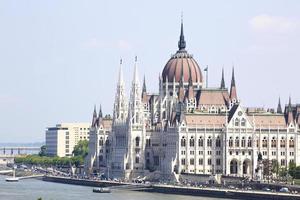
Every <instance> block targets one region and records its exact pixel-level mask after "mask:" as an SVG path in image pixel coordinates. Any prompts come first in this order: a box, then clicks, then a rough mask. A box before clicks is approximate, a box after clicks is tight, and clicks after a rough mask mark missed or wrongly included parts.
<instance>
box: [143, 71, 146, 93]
mask: <svg viewBox="0 0 300 200" xmlns="http://www.w3.org/2000/svg"><path fill="white" fill-rule="evenodd" d="M144 92H145V93H146V92H147V88H146V77H145V75H144V82H143V93H144Z"/></svg>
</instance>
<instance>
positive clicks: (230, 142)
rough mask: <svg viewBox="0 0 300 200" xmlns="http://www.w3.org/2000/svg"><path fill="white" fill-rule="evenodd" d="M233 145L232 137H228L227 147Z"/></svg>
mask: <svg viewBox="0 0 300 200" xmlns="http://www.w3.org/2000/svg"><path fill="white" fill-rule="evenodd" d="M232 146H233V139H232V137H230V138H229V147H232Z"/></svg>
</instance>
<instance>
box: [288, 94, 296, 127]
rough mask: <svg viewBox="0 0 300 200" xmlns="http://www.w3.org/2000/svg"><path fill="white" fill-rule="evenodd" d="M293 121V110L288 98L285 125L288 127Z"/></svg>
mask: <svg viewBox="0 0 300 200" xmlns="http://www.w3.org/2000/svg"><path fill="white" fill-rule="evenodd" d="M293 121H294V116H293V109H292V100H291V97H289V105H288V108H287V123H288V125H289V124H291V123H292V122H293Z"/></svg>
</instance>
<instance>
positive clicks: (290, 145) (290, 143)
mask: <svg viewBox="0 0 300 200" xmlns="http://www.w3.org/2000/svg"><path fill="white" fill-rule="evenodd" d="M289 147H290V148H294V147H295V142H294V138H293V137H291V138H290V141H289Z"/></svg>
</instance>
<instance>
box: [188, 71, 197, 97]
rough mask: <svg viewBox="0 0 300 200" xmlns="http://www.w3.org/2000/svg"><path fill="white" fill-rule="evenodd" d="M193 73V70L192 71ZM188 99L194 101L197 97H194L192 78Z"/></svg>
mask: <svg viewBox="0 0 300 200" xmlns="http://www.w3.org/2000/svg"><path fill="white" fill-rule="evenodd" d="M190 71H191V69H190ZM187 97H188V99H189V100H190V99H193V98H194V97H195V96H194V88H193V80H192V78H191V77H190V78H189V87H188V94H187Z"/></svg>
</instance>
